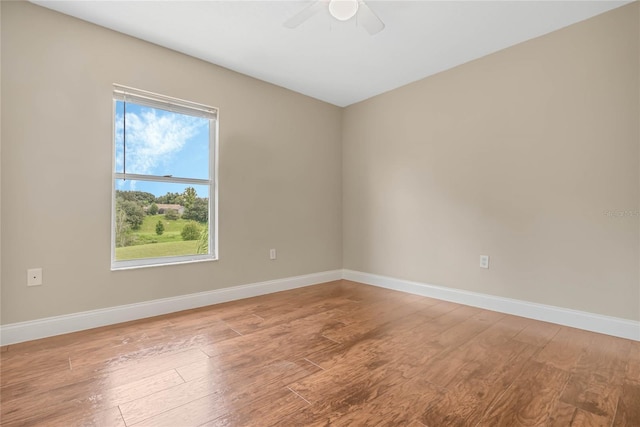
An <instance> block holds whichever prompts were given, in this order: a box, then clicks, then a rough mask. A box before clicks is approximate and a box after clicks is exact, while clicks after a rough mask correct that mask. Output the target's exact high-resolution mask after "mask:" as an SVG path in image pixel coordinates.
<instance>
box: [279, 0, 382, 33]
mask: <svg viewBox="0 0 640 427" xmlns="http://www.w3.org/2000/svg"><path fill="white" fill-rule="evenodd" d="M325 7H326V8H328V9H329V13H330V14H331V16H333V17H334V18H335V19H337V20H339V21H348V20H349V19H351V18H353V17H354V16H355V17H356V19H357V20H358V24H360V25H362V26H363V27H364V29H365V30H367V32H368V33H369V34H371V35H374V34H377V33H379V32H380V31H382V30H383V29H384V23H383V22H382V21H381V20H380V18H378V16H377V15H376V14H375V13H374V12H373V11H372V10H371V9H370V8H369V6H367V4H366V3H365V2H364V0H315V1H314V2H313V3H311V4H310V5H309V6H307V7H305V8H304V9H302V10H301V11H300V12H299V13H297V14H296V15H294V16H292V17H291V18H289V19H287V20H286V21H285V22H284V26H285V27H287V28H296V27H297V26H298V25H300V24H302V23H303V22H304V21H306V20H307V19H309V18H311V17H312V16H313V15H315V14H316V13H318V12H319V11H321V10H322V9H323V8H325Z"/></svg>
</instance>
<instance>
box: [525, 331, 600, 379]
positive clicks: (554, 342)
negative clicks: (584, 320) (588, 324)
mask: <svg viewBox="0 0 640 427" xmlns="http://www.w3.org/2000/svg"><path fill="white" fill-rule="evenodd" d="M594 335H595V334H593V333H591V332H587V331H582V330H579V329H573V328H568V327H566V326H563V327H561V328H560V331H558V333H557V334H556V335H555V336H554V337H553V338H552V339H551V340H550V341H549V343H548V344H547V345H545V346H544V348H542V350H541V351H540V352H539V353H538V354H537V355H536V357H535V360H536V361H538V362H541V363H545V364H547V365H550V366H553V367H555V368H558V369H563V370H565V371H571V370H573V367H574V366H575V365H576V363H577V362H578V360H579V359H580V357H581V356H582V354H583V353H584V352H585V351H587V349H588V348H589V345H590V344H591V341H592V340H593V337H594Z"/></svg>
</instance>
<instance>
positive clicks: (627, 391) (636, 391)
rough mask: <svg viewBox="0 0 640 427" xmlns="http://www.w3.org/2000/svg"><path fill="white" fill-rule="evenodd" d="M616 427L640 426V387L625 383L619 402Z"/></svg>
mask: <svg viewBox="0 0 640 427" xmlns="http://www.w3.org/2000/svg"><path fill="white" fill-rule="evenodd" d="M613 426H614V427H621V426H629V427H631V426H640V385H639V384H636V383H624V384H623V386H622V393H621V395H620V399H619V401H618V408H617V411H616V416H615V418H614V420H613Z"/></svg>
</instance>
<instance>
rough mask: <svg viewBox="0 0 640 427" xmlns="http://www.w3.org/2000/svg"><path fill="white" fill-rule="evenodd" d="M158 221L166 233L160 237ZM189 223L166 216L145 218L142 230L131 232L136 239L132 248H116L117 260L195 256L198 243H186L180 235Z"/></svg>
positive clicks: (202, 226) (148, 216)
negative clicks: (157, 230) (157, 232)
mask: <svg viewBox="0 0 640 427" xmlns="http://www.w3.org/2000/svg"><path fill="white" fill-rule="evenodd" d="M158 221H162V223H163V224H164V232H163V233H162V235H160V236H158V235H157V234H156V224H158ZM189 222H190V221H189V220H184V219H176V220H173V219H166V218H165V216H164V214H162V215H147V216H145V217H144V220H143V222H142V225H141V226H140V228H139V229H138V230H135V231H132V232H131V235H132V236H133V237H134V241H133V242H132V243H131V246H127V247H123V248H116V260H118V261H123V260H128V259H138V258H156V257H163V256H181V255H193V254H195V253H196V249H197V246H198V241H197V240H189V241H184V240H182V235H181V234H180V233H181V232H182V228H183V227H184V226H185V224H187V223H189ZM200 227H201V229H202V228H204V227H206V224H200Z"/></svg>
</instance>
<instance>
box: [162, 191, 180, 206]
mask: <svg viewBox="0 0 640 427" xmlns="http://www.w3.org/2000/svg"><path fill="white" fill-rule="evenodd" d="M183 199H184V196H183V195H182V194H181V193H172V192H167V194H165V195H164V196H160V197H156V199H155V202H156V203H162V204H165V205H183V204H184V200H183Z"/></svg>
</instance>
